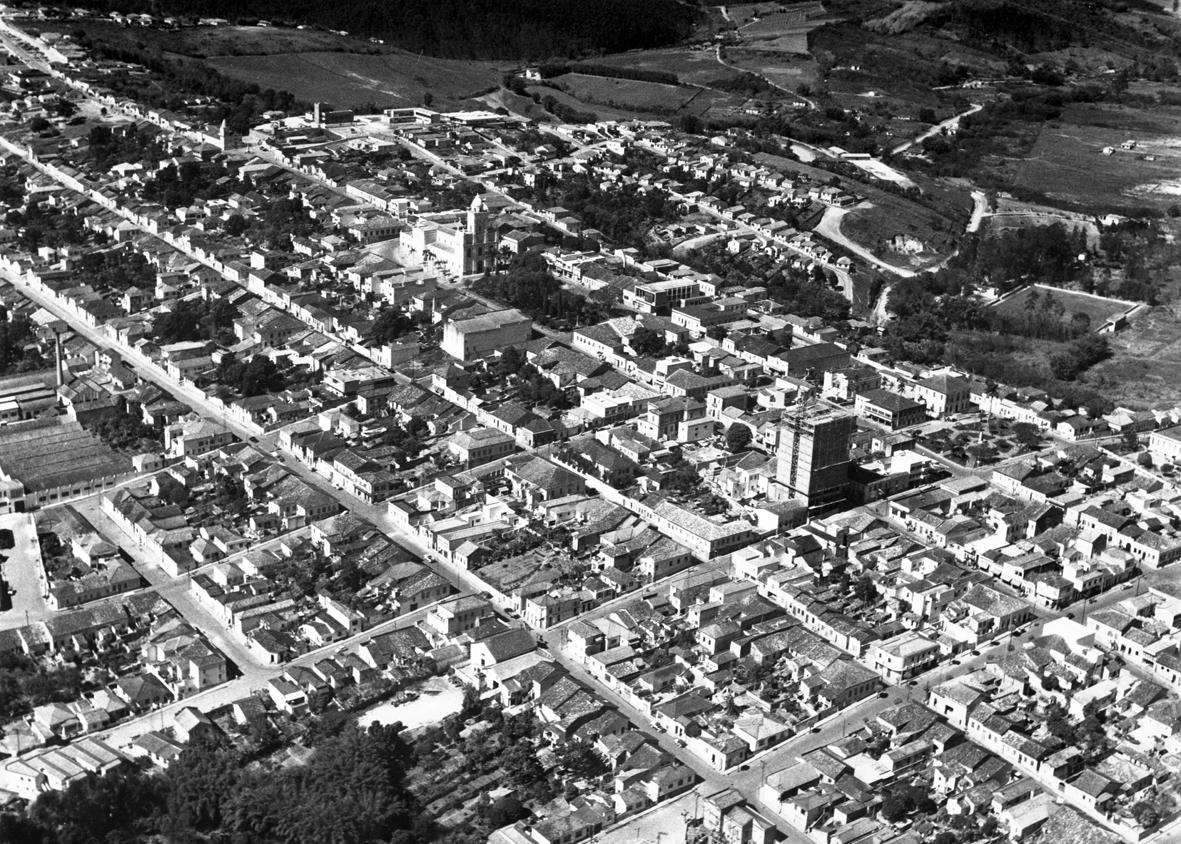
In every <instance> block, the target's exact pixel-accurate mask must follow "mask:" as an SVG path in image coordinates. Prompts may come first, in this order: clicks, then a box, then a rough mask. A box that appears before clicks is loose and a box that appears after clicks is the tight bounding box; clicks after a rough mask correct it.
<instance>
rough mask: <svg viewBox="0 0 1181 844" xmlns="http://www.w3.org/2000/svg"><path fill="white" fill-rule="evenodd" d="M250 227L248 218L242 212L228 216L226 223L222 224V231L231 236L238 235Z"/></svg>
mask: <svg viewBox="0 0 1181 844" xmlns="http://www.w3.org/2000/svg"><path fill="white" fill-rule="evenodd" d="M249 227H250V224H249V223H247V222H246V218H245V217H243V216H242V215H241V214H231V215H230V216H229V217H227V218H226V222H225V225H224V226H222V231H224V232H225V233H226V234H228V235H229V236H230V237H238V236H239V235H241V234H242V233H243V232H244V231H246V229H247V228H249Z"/></svg>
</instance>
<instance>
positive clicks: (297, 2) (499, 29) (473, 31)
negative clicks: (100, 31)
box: [58, 0, 697, 60]
mask: <svg viewBox="0 0 1181 844" xmlns="http://www.w3.org/2000/svg"><path fill="white" fill-rule="evenodd" d="M58 5H60V6H62V7H64V8H69V7H71V6H73V5H75V4H73V3H66V2H62V3H59V4H58ZM87 5H88V7H90V8H94V9H95V10H97V11H103V12H110V11H119V12H148V13H152V14H162V15H172V16H179V17H182V18H194V17H202V18H204V17H213V18H225V19H227V20H229V21H231V22H233V21H243V20H247V21H248V20H251V19H265V20H269V21H271V22H273V23H280V22H286V23H293V24H316V25H320V26H324V27H327V28H329V29H343V30H347V31H348V32H349V33H350V34H352V35H360V36H364V37H374V38H381V39H383V40H384V41H386V43H389V44H394V45H397V46H399V47H402V48H404V49H407V50H411V51H414V52H423V53H426V54H428V55H432V56H442V57H447V58H473V59H474V58H480V59H522V60H527V59H543V58H548V57H554V56H581V55H585V54H588V53H596V52H608V53H613V52H619V51H622V50H630V49H635V48H641V47H656V46H661V45H664V44H671V43H674V42H676V41H679V40H681V39H682V38H684V37H685V36H687V35H688V34H689V31H690V29H691V27H692V24H693V20H694V17H695V15H696V14H697V7H696V5H695V4H694V3H691V2H685V0H335V2H324V0H93V2H91V3H89V4H87Z"/></svg>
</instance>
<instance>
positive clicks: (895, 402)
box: [854, 390, 927, 431]
mask: <svg viewBox="0 0 1181 844" xmlns="http://www.w3.org/2000/svg"><path fill="white" fill-rule="evenodd" d="M854 409H855V410H856V412H857V415H858V416H860V417H862V418H864V419H869V420H871V421H873V422H876V423H878V424H879V425H884V426H885V427H887V428H889V429H890V430H891V431H896V430H898V429H899V428H908V427H910V426H911V425H918V424H920V423H922V422H925V421H927V409H926V406H925V405H924V404H923V403H922V402H918V401H915V400H914V399H908V398H906V397H905V396H901V395H899V394H898V393H894V392H891V391H890V390H869V391H868V392H865V393H858V395H857V400H856V404H855V405H854Z"/></svg>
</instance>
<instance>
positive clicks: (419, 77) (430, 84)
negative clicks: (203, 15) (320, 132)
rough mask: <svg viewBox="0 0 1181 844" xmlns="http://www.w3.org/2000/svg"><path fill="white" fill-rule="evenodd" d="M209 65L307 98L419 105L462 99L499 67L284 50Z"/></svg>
mask: <svg viewBox="0 0 1181 844" xmlns="http://www.w3.org/2000/svg"><path fill="white" fill-rule="evenodd" d="M207 61H208V63H209V65H210V66H212V67H213V68H215V69H217V70H218V71H220V72H222V73H224V74H226V75H227V76H231V77H234V78H235V79H242V80H245V81H249V82H257V83H258V84H259V86H261V87H263V88H281V89H283V90H286V91H290V92H291V93H292V94H294V95H295V96H296V97H297V98H299V99H302V100H306V101H307V102H315V101H318V100H322V101H324V102H329V103H332V104H333V105H336V106H346V107H347V106H354V105H362V104H365V103H370V102H372V103H375V104H377V105H406V104H414V105H418V104H420V103H421V102H422V97H423V94H424V93H425V92H427V91H430V92H431V93H432V94H433V95H434V96H435V97H437V98H438V97H443V98H446V99H452V100H462V99H467V98H469V97H472V96H475V95H477V94H480V93H483V92H484V91H486V90H487V89H488V88H490V87H492V86H494V85H496V84H498V82H499V81H500V71H499V70H497V69H496V68H495V67H493V66H492V65H488V64H484V63H481V62H462V61H452V60H448V59H432V58H427V57H423V58H419V57H418V56H411V55H409V54H406V53H401V52H396V53H385V54H381V55H363V54H354V53H327V52H310V53H298V54H296V53H279V54H273V55H265V56H216V57H214V58H211V59H208V60H207Z"/></svg>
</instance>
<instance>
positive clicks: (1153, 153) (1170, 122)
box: [1012, 105, 1181, 211]
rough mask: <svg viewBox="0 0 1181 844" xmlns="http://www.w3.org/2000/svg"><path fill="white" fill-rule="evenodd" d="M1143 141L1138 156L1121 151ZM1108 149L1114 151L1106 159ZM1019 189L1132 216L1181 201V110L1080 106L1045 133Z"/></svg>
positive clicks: (1019, 168) (1024, 166)
mask: <svg viewBox="0 0 1181 844" xmlns="http://www.w3.org/2000/svg"><path fill="white" fill-rule="evenodd" d="M1129 140H1134V141H1136V148H1135V149H1133V150H1122V149H1120V148H1119V146H1120V144H1121V143H1123V142H1124V141H1129ZM1105 147H1114V148H1115V151H1114V152H1113V153H1112V154H1111V155H1103V154H1102V150H1103V149H1104V148H1105ZM1012 178H1013V183H1014V184H1017V185H1021V186H1022V187H1025V188H1028V189H1030V190H1035V191H1037V192H1039V193H1041V194H1044V195H1045V196H1047V197H1049V198H1050V199H1051V200H1057V201H1061V202H1069V203H1073V204H1076V205H1083V206H1086V207H1087V208H1089V209H1093V210H1108V209H1110V210H1114V211H1126V210H1129V209H1135V208H1142V207H1145V206H1152V207H1158V208H1159V207H1165V206H1169V205H1173V204H1177V203H1181V109H1179V108H1169V107H1166V106H1158V107H1154V108H1152V109H1151V110H1149V109H1143V108H1129V107H1121V106H1114V105H1086V106H1081V105H1076V106H1071V107H1069V108H1068V109H1066V110H1065V111H1064V112H1063V114H1062V118H1061V119H1060V120H1058V121H1055V122H1053V123H1048V124H1046V125H1045V126H1043V127H1042V129H1041V131H1040V132H1039V133H1038V137H1037V140H1036V142H1035V143H1034V146H1033V149H1032V151H1031V153H1030V154H1029V156H1028V157H1027V158H1025V159H1024V160H1022V161H1020V162H1019V163H1017V164H1016V166H1015V168H1014V170H1013V176H1012Z"/></svg>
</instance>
